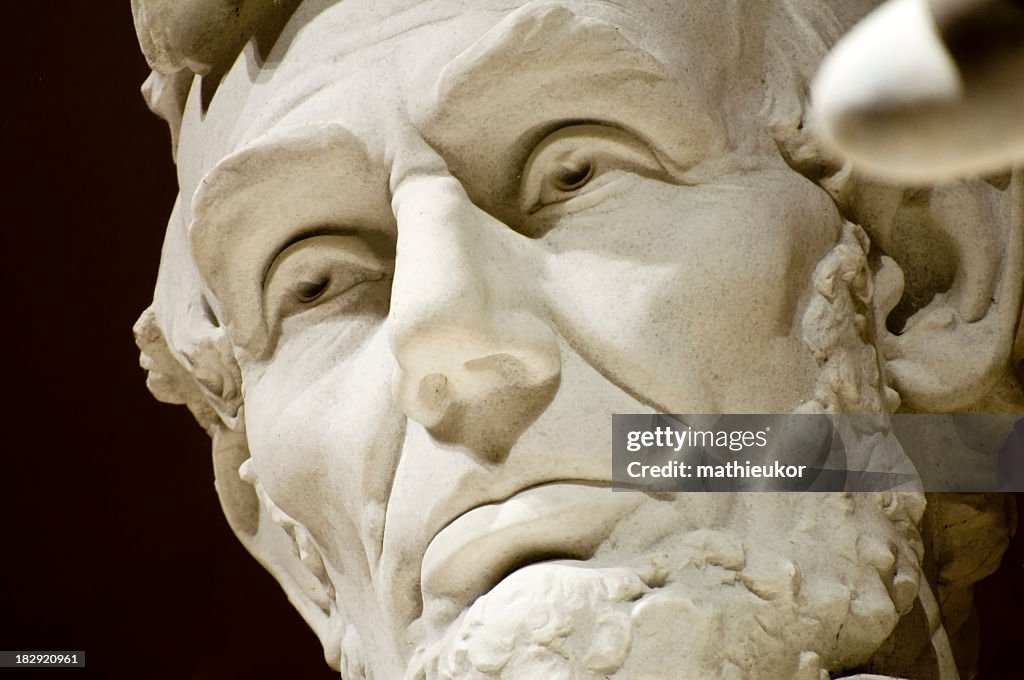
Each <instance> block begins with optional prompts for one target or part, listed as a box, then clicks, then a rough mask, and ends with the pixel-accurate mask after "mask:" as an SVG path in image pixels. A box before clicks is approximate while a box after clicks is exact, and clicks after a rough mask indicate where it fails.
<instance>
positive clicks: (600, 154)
mask: <svg viewBox="0 0 1024 680" xmlns="http://www.w3.org/2000/svg"><path fill="white" fill-rule="evenodd" d="M614 171H623V172H630V173H634V174H640V175H647V176H655V177H658V176H664V175H665V174H666V173H665V169H664V167H663V166H662V165H661V163H660V162H658V159H657V158H655V156H654V154H653V152H651V150H650V148H649V147H648V146H647V145H646V144H645V143H644V142H643V141H641V140H640V139H638V138H637V137H635V136H634V135H632V134H630V133H629V132H627V131H625V130H622V129H620V128H615V127H611V126H608V125H593V124H587V125H572V126H569V127H565V128H561V129H559V130H556V131H555V132H553V133H551V134H550V135H548V136H547V137H546V138H544V140H543V141H541V143H540V144H538V145H537V147H536V148H535V149H534V150H533V152H532V153H531V154H530V157H529V159H527V161H526V165H525V166H524V169H523V176H522V180H521V183H520V187H519V207H520V209H521V210H523V211H524V212H526V213H528V214H531V215H532V214H534V213H536V212H538V211H540V210H542V209H543V208H546V207H548V206H552V205H557V204H562V203H567V202H568V201H570V200H572V199H575V198H576V197H577V196H581V195H583V194H590V193H591V192H593V191H596V190H597V189H599V188H601V187H602V186H604V185H606V184H608V183H609V182H611V181H612V180H614V179H615V174H616V173H615V172H614Z"/></svg>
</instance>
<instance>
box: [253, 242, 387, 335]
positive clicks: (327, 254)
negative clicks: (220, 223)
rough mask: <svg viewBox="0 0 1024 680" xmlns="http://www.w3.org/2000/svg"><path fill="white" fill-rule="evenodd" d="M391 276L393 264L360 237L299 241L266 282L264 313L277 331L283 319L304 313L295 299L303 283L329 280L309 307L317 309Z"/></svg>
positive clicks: (273, 267)
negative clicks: (352, 291) (278, 323)
mask: <svg viewBox="0 0 1024 680" xmlns="http://www.w3.org/2000/svg"><path fill="white" fill-rule="evenodd" d="M390 274H391V265H390V263H388V262H386V261H384V260H382V259H381V258H380V257H379V256H378V255H377V254H376V253H375V252H374V251H373V249H372V248H371V247H370V246H369V245H368V244H367V243H366V241H365V240H364V239H363V238H361V237H359V236H355V235H342V234H321V235H316V236H311V237H308V238H305V239H302V240H300V241H297V242H295V243H293V244H291V245H290V246H288V247H287V248H285V249H284V250H283V251H281V252H280V253H279V254H278V256H277V257H276V258H275V259H274V262H273V263H272V264H271V265H270V268H269V269H268V271H267V274H266V277H265V278H264V282H263V310H264V316H265V319H266V322H267V324H268V327H270V328H274V327H275V326H276V323H277V322H278V321H279V320H280V319H282V318H284V317H287V316H289V315H291V314H293V313H295V312H296V311H298V310H299V309H301V306H299V303H297V301H296V300H294V299H293V298H294V295H295V292H296V290H297V288H298V286H300V285H301V284H302V283H303V282H310V281H315V280H317V279H318V278H320V277H323V276H325V275H327V276H329V278H330V282H329V284H328V290H327V291H326V292H325V293H324V294H323V295H322V296H318V297H317V299H316V300H314V301H311V302H310V303H309V304H310V305H311V306H316V305H319V304H323V303H325V302H327V301H328V300H330V299H331V298H333V297H335V296H336V295H339V294H341V293H344V292H345V291H346V290H349V289H350V288H352V287H353V286H355V285H358V284H359V283H363V282H365V281H379V280H382V279H384V278H386V277H387V276H389V275H390ZM339 279H340V280H339Z"/></svg>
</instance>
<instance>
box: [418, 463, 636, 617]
mask: <svg viewBox="0 0 1024 680" xmlns="http://www.w3.org/2000/svg"><path fill="white" fill-rule="evenodd" d="M643 498H644V494H640V493H615V492H612V490H611V487H610V486H609V485H608V484H607V483H594V482H584V481H557V482H549V483H546V484H542V485H539V486H533V487H530V488H528V489H524V490H523V491H520V492H518V493H516V494H515V495H513V496H511V497H509V498H507V499H505V500H504V501H500V502H497V503H490V504H487V505H481V506H478V507H476V508H473V509H472V510H469V511H468V512H466V513H464V514H462V515H460V516H459V517H457V518H456V519H455V520H454V521H452V522H451V523H450V524H449V525H448V526H446V527H445V528H444V529H442V530H441V531H440V532H438V534H437V535H436V536H434V539H433V540H432V541H431V542H430V545H429V546H428V547H427V550H426V553H425V554H424V557H423V566H422V572H421V584H422V589H423V598H424V608H425V609H435V610H436V609H438V607H436V606H431V605H432V604H434V605H443V606H441V607H440V608H441V609H443V610H445V611H449V612H451V611H461V610H463V609H465V608H467V607H469V605H471V604H472V603H473V601H474V600H476V598H478V597H479V596H481V595H483V594H484V593H486V592H488V591H489V590H490V589H491V588H493V587H494V586H495V585H497V584H498V583H499V582H500V581H501V580H502V579H504V578H505V577H506V576H508V575H509V574H511V573H512V572H514V571H516V570H517V569H520V568H522V567H524V566H526V565H528V564H534V563H537V562H543V561H549V560H556V559H566V560H585V559H587V558H588V557H590V556H591V555H592V554H593V553H594V551H595V550H596V549H597V548H598V547H599V546H600V545H601V543H602V542H603V541H604V540H606V539H607V538H608V536H609V535H610V534H611V532H612V531H613V530H614V529H615V526H616V525H617V524H618V523H619V521H621V520H622V519H623V518H624V517H625V516H626V515H628V514H629V513H630V512H632V511H633V510H634V509H635V508H636V507H637V505H638V504H640V503H641V502H642V500H643ZM452 605H454V607H453V606H452Z"/></svg>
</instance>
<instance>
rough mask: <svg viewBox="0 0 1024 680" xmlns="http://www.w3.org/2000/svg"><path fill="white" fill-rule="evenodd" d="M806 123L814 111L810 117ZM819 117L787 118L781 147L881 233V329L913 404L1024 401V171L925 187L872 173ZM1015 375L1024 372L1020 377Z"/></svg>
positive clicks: (949, 407) (776, 131)
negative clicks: (823, 141)
mask: <svg viewBox="0 0 1024 680" xmlns="http://www.w3.org/2000/svg"><path fill="white" fill-rule="evenodd" d="M805 123H806V121H805ZM811 128H812V126H811V125H809V124H804V125H801V126H790V127H784V126H778V127H775V128H773V130H772V133H773V137H774V139H775V142H776V144H777V146H778V149H779V152H780V154H781V155H782V157H783V159H784V160H785V161H786V163H787V164H788V165H789V166H790V167H791V168H793V170H795V171H796V172H799V173H800V174H802V175H804V176H805V177H807V178H808V179H810V180H812V181H814V182H815V183H816V184H818V185H819V186H821V187H822V188H823V189H825V190H826V191H827V192H828V193H829V194H831V195H832V197H833V199H834V200H835V201H836V203H837V204H838V205H839V207H840V210H842V212H843V213H844V215H845V216H846V217H847V219H849V220H850V221H852V222H855V223H857V224H859V225H861V226H862V227H863V228H864V229H865V231H867V232H868V234H869V235H870V236H871V241H872V247H873V250H874V256H873V266H874V269H875V274H876V286H875V298H874V301H875V305H876V313H875V318H876V319H877V320H878V323H879V327H878V328H877V329H876V338H877V341H878V345H879V350H880V351H881V352H882V355H883V357H884V359H885V362H886V368H887V373H888V379H889V382H890V383H891V385H892V386H893V387H894V388H895V389H896V390H897V391H898V392H899V393H900V397H901V398H902V400H903V407H904V408H906V409H908V410H912V411H930V412H938V413H948V412H954V411H960V410H966V409H970V408H972V407H986V408H992V407H996V406H998V405H997V404H984V403H983V400H984V399H985V398H986V396H988V395H989V394H990V393H993V392H994V391H998V392H1000V393H1001V396H1000V399H1002V400H1003V402H1004V403H1003V404H1002V405H1001V406H1002V407H1006V406H1007V405H1010V406H1011V408H1021V407H1022V406H1024V394H1022V392H1021V389H1020V382H1019V381H1020V378H1021V377H1024V371H1022V370H1021V369H1022V368H1024V332H1022V331H1021V299H1022V290H1024V243H1022V242H1024V169H1017V170H1015V171H1013V172H1012V173H1008V174H1006V175H1003V176H1001V177H997V178H990V179H989V180H982V179H970V180H965V181H961V182H957V183H953V184H944V185H939V186H934V187H925V188H910V189H908V188H905V187H899V186H894V185H887V184H881V183H877V182H874V181H872V180H867V179H865V178H863V177H860V176H859V175H858V174H857V173H856V172H854V171H853V169H852V168H851V166H850V165H849V164H845V165H844V164H843V162H842V161H841V160H840V159H839V158H838V157H836V156H834V155H832V154H831V153H829V152H828V151H826V150H825V149H823V148H822V147H821V145H820V143H819V141H818V140H817V138H816V136H815V135H814V134H813V131H812V129H811ZM1015 374H1016V379H1015Z"/></svg>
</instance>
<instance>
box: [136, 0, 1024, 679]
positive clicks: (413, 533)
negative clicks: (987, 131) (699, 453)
mask: <svg viewBox="0 0 1024 680" xmlns="http://www.w3.org/2000/svg"><path fill="white" fill-rule="evenodd" d="M284 5H287V6H282V4H281V3H276V2H271V3H270V4H267V3H251V4H250V3H241V2H236V3H231V2H222V1H218V0H207V1H205V2H203V1H200V0H192V1H190V2H174V3H172V2H159V1H157V0H150V1H149V2H143V1H141V0H140V1H139V2H135V3H133V6H134V9H135V11H136V21H137V25H138V26H139V27H140V28H139V33H140V37H141V41H142V44H143V48H144V50H145V51H146V53H147V56H148V58H149V59H150V63H151V64H152V65H153V67H154V68H155V69H156V70H157V71H159V72H160V74H161V75H160V76H159V78H168V77H173V78H175V80H174V81H173V82H162V83H159V82H158V83H151V86H150V87H149V88H148V89H149V92H150V99H151V102H153V103H154V105H153V108H154V109H155V110H157V111H158V112H161V113H162V114H163V115H164V116H165V117H167V119H168V122H169V123H170V125H171V127H172V132H173V136H174V139H175V140H176V143H177V157H176V160H177V166H178V176H179V180H180V189H181V193H180V197H179V201H178V204H177V206H176V208H175V211H174V213H173V214H172V216H171V220H170V223H169V225H168V228H167V238H166V243H165V247H164V252H163V259H162V262H161V267H160V273H159V276H158V280H157V286H156V292H155V295H154V301H153V305H152V307H151V308H150V309H149V310H147V311H146V312H145V313H144V314H143V316H142V318H141V319H140V321H139V323H138V325H137V327H136V333H137V338H138V342H139V345H140V347H141V349H142V352H143V364H144V366H145V367H146V368H147V369H148V370H149V371H150V377H149V384H150V387H151V389H152V390H153V392H154V394H155V395H156V396H157V397H158V398H160V399H162V400H165V401H173V402H179V403H185V404H187V405H188V406H189V408H191V410H192V412H193V413H194V414H195V415H196V418H197V419H198V420H199V422H200V423H201V424H202V425H203V426H204V427H205V428H206V429H207V430H208V431H209V432H210V434H211V436H212V439H213V459H214V468H215V471H216V476H217V491H218V493H219V494H220V497H221V500H222V504H223V506H224V510H225V514H226V515H227V518H228V520H229V522H230V523H231V526H232V527H233V528H234V530H235V532H236V533H237V534H238V536H239V538H240V539H241V541H242V542H243V543H244V544H245V545H246V547H247V548H248V549H249V550H250V551H251V552H252V553H253V554H254V555H255V556H256V557H257V558H258V559H259V560H260V561H261V562H262V563H263V564H264V565H265V566H266V567H267V568H268V569H269V570H270V571H271V572H272V573H273V574H274V575H275V577H276V578H277V579H278V580H279V581H280V583H281V585H282V586H283V588H284V589H285V591H286V592H287V593H288V596H289V597H290V599H291V600H292V602H294V603H295V606H296V607H297V608H298V609H299V611H300V613H301V614H302V615H303V616H304V617H305V619H306V620H307V621H308V622H309V624H310V626H311V627H312V628H313V629H314V630H315V631H316V633H317V634H318V635H319V637H320V639H321V640H322V642H323V645H324V650H325V655H326V658H327V661H328V662H329V663H330V664H331V665H332V666H333V667H334V668H337V669H339V670H340V671H341V673H342V675H343V676H344V677H345V678H348V679H349V680H359V679H361V678H376V679H377V680H392V679H397V678H408V679H410V680H412V679H423V680H426V679H434V678H459V679H463V678H466V679H472V678H506V679H530V680H535V679H537V678H546V679H547V678H580V679H585V678H606V677H611V678H623V679H625V678H637V679H648V678H685V679H697V678H700V679H704V678H723V679H729V680H736V679H739V678H747V679H750V680H755V679H756V680H773V679H780V680H781V679H785V680H793V679H794V678H795V679H799V680H824V679H826V678H828V677H849V678H862V679H864V680H867V679H868V678H879V677H886V678H889V677H906V678H913V679H914V680H926V679H929V678H938V679H941V680H949V679H952V678H956V677H958V676H957V667H956V666H957V660H954V657H953V650H954V649H956V650H957V651H958V653H959V654H960V659H959V663H960V664H961V666H962V668H963V669H969V667H970V664H971V661H970V658H972V657H971V655H972V653H973V652H972V651H971V648H970V645H969V644H967V643H962V642H961V638H960V637H958V636H959V635H960V631H962V630H965V627H969V622H968V619H969V616H968V614H969V612H970V609H971V604H970V593H971V586H972V584H973V583H974V582H975V581H977V580H978V579H980V578H982V577H983V576H984V575H985V574H986V573H987V572H988V571H989V570H991V569H992V568H993V565H994V564H995V563H996V562H997V561H998V556H999V555H1000V554H1001V551H1002V550H1003V548H1004V546H1005V542H1006V536H1007V530H1006V517H1005V511H1004V506H1003V504H1002V503H1001V502H1000V501H999V500H998V499H996V500H994V501H993V500H986V498H985V497H967V498H960V497H950V496H944V497H942V498H937V499H928V500H929V501H931V502H926V498H925V496H924V494H921V493H911V492H906V493H876V494H849V493H847V494H844V493H835V494H786V495H775V494H770V493H748V494H725V493H722V494H713V493H707V494H699V493H680V494H644V493H612V492H611V491H610V478H609V477H610V471H611V457H610V441H611V414H613V413H644V412H651V411H656V412H664V413H684V414H685V413H704V414H714V413H790V412H800V413H837V412H857V413H875V414H879V415H880V416H883V417H887V415H886V414H889V413H892V412H894V411H896V410H898V409H899V410H902V411H930V412H953V411H962V410H982V411H984V410H998V411H1003V412H1020V411H1021V410H1022V405H1024V399H1022V394H1021V389H1020V387H1019V385H1018V383H1017V381H1016V379H1015V375H1014V372H1013V370H1012V364H1011V362H1012V357H1013V346H1014V340H1015V337H1016V336H1017V323H1018V319H1019V316H1020V310H1021V292H1022V276H1021V266H1022V228H1021V209H1020V204H1021V198H1022V184H1021V179H1020V176H1019V175H1016V174H1015V175H1013V176H1011V177H1009V178H1004V179H1005V181H1001V182H999V181H993V182H985V181H980V180H965V181H963V182H959V183H956V184H947V185H943V186H941V187H923V188H922V187H913V188H911V187H901V186H895V185H891V184H881V183H878V182H875V181H872V180H869V179H867V178H865V177H864V176H862V175H860V174H858V173H857V172H853V171H851V169H850V167H849V166H848V165H847V164H846V163H845V162H844V161H843V160H842V158H840V157H838V156H836V155H834V154H833V153H832V152H829V151H826V150H824V148H823V147H822V146H821V145H820V144H819V142H818V140H817V138H816V137H815V136H814V135H813V134H812V131H811V128H810V126H809V125H808V124H806V122H807V120H808V116H807V111H808V99H807V92H808V89H809V83H810V81H811V79H812V77H813V76H814V74H815V72H816V70H817V68H818V66H819V64H820V63H821V61H822V59H823V58H824V56H825V54H826V52H827V51H828V49H829V48H830V46H831V45H833V44H834V43H835V42H836V40H837V39H838V38H839V37H840V36H841V35H843V34H844V33H845V32H846V31H847V30H849V29H850V27H851V26H853V25H854V23H855V22H856V21H857V20H858V19H860V18H861V17H863V16H864V15H865V14H866V13H867V12H868V11H869V10H870V9H872V7H873V5H874V3H872V2H867V1H863V2H862V1H856V0H850V1H848V2H838V1H837V2H832V3H821V2H818V1H817V0H787V1H783V0H778V1H770V2H738V1H737V2H717V3H710V2H664V1H663V0H637V1H635V2H606V1H601V2H597V1H593V2H591V1H584V0H532V1H529V2H527V1H524V0H480V1H475V2H473V3H467V2H462V1H457V0H434V1H428V2H414V1H412V0H345V1H344V2H331V1H328V0H305V1H304V2H301V3H299V2H293V3H290V4H289V3H284ZM260 8H263V9H267V8H270V9H269V10H267V11H266V12H265V13H264V12H263V11H262V10H261V11H256V10H257V9H260ZM240 35H241V36H242V37H243V39H242V41H241V43H238V42H237V41H238V40H239V36H240ZM221 62H224V63H223V64H222V63H221ZM185 69H189V70H190V71H186V70H185ZM190 72H194V73H196V74H199V75H197V76H195V77H192V76H191V75H188V74H189V73H190ZM183 74H184V75H183ZM950 518H952V520H953V521H954V522H953V523H954V524H956V523H957V522H959V521H960V520H963V521H965V522H968V523H969V524H970V526H974V527H977V528H979V529H980V530H979V531H971V532H965V531H963V530H961V529H962V526H961V525H957V526H958V527H959V528H957V529H952V530H949V526H948V525H949V521H947V520H950ZM922 522H923V524H922ZM922 526H924V527H925V531H924V533H923V534H922ZM929 579H931V581H929ZM936 594H937V595H938V599H937V597H936ZM944 622H945V625H944ZM947 626H948V629H949V631H950V632H951V633H955V634H954V640H953V643H952V644H951V642H950V639H949V636H947ZM965 634H966V633H965ZM963 639H967V638H963ZM872 674H874V675H872Z"/></svg>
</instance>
